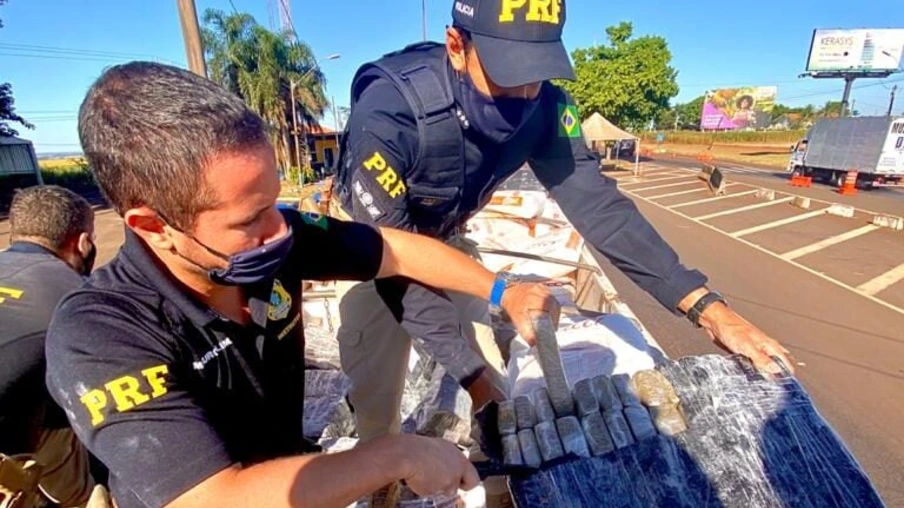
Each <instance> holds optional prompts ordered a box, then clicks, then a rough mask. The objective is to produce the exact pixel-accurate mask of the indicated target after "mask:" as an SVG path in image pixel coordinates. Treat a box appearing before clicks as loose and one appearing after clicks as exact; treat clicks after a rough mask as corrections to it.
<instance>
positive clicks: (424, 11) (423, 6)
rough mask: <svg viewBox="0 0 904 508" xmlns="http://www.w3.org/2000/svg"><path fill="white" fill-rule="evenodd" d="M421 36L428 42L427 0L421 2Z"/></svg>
mask: <svg viewBox="0 0 904 508" xmlns="http://www.w3.org/2000/svg"><path fill="white" fill-rule="evenodd" d="M421 35H422V36H423V37H424V40H425V41H426V40H427V0H421Z"/></svg>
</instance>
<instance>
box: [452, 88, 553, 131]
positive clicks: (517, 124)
mask: <svg viewBox="0 0 904 508" xmlns="http://www.w3.org/2000/svg"><path fill="white" fill-rule="evenodd" d="M458 82H459V90H460V96H461V98H460V100H461V108H462V110H464V113H465V116H466V117H468V122H469V123H470V125H471V126H472V127H474V129H476V130H477V132H479V133H481V134H483V136H484V137H486V138H487V139H489V140H490V141H493V142H494V143H496V144H502V143H505V142H506V141H508V140H510V139H512V137H513V136H514V135H515V133H516V132H518V129H520V128H521V126H522V125H524V123H525V122H526V121H527V119H528V118H530V116H531V114H532V113H533V112H534V110H535V109H536V108H537V105H538V104H540V95H539V94H537V97H535V98H533V99H524V98H517V97H489V96H486V95H484V94H483V93H481V92H480V91H479V90H477V88H476V87H475V86H474V82H473V81H471V77H470V76H468V75H467V74H466V75H464V76H462V77H460V78H459V80H458Z"/></svg>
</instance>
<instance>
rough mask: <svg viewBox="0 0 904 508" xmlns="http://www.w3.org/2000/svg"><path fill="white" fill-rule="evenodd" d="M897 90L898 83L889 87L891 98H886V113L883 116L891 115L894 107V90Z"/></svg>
mask: <svg viewBox="0 0 904 508" xmlns="http://www.w3.org/2000/svg"><path fill="white" fill-rule="evenodd" d="M897 91H898V85H895V86H893V87H891V98H890V99H889V100H888V113H886V114H885V116H891V110H892V108H894V107H895V92H897Z"/></svg>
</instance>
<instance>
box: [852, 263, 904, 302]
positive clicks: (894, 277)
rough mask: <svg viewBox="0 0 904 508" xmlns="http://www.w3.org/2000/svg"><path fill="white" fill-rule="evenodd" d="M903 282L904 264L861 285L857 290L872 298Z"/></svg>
mask: <svg viewBox="0 0 904 508" xmlns="http://www.w3.org/2000/svg"><path fill="white" fill-rule="evenodd" d="M902 280H904V263H902V264H900V265H898V266H896V267H894V268H892V269H891V270H889V271H887V272H885V273H883V274H882V275H880V276H878V277H876V278H875V279H872V280H869V281H866V282H864V283H863V284H860V285H859V286H857V289H858V290H860V291H863V292H864V293H866V294H868V295H870V296H872V295H875V294H876V293H878V292H880V291H882V290H883V289H886V288H888V287H889V286H891V285H892V284H895V283H896V282H899V281H902Z"/></svg>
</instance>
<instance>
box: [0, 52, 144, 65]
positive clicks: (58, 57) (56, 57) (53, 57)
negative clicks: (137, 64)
mask: <svg viewBox="0 0 904 508" xmlns="http://www.w3.org/2000/svg"><path fill="white" fill-rule="evenodd" d="M0 56H17V57H22V58H45V59H50V60H80V61H85V62H107V63H110V62H115V61H120V60H131V58H124V57H106V58H93V57H83V56H64V55H40V54H34V55H32V54H27V53H25V54H22V53H0Z"/></svg>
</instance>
